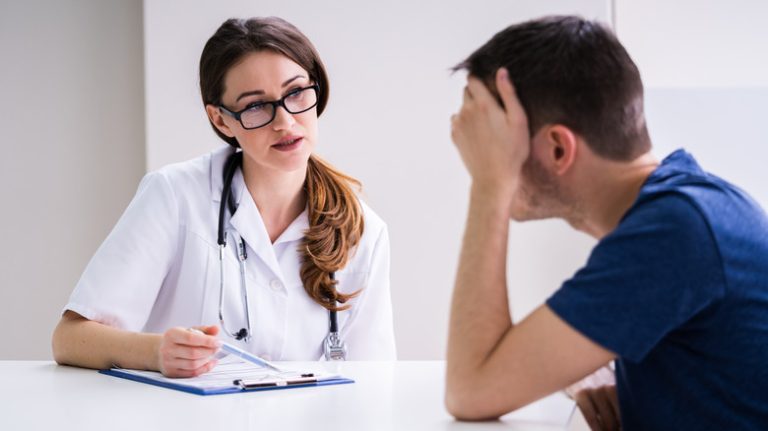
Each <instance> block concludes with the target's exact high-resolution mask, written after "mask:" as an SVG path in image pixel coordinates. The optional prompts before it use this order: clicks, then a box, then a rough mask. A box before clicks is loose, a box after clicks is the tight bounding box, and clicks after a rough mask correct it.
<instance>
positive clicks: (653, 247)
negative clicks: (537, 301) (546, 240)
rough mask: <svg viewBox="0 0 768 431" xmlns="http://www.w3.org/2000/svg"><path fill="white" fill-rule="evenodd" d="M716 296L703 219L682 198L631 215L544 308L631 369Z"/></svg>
mask: <svg viewBox="0 0 768 431" xmlns="http://www.w3.org/2000/svg"><path fill="white" fill-rule="evenodd" d="M724 290H725V281H724V276H723V266H722V262H721V258H720V253H719V251H718V248H717V243H716V241H715V238H714V237H713V236H712V233H711V230H710V228H709V225H708V223H707V221H706V219H705V218H704V216H703V215H702V214H701V212H700V211H699V209H698V208H697V207H696V206H695V204H694V203H693V202H691V201H690V200H689V198H687V197H685V196H684V195H682V194H678V193H666V194H662V195H659V196H655V197H652V198H650V199H646V200H645V201H643V202H642V203H639V204H637V205H636V206H635V207H633V208H632V209H631V210H630V213H629V214H627V216H625V217H624V219H623V220H622V222H621V223H620V224H619V226H618V227H617V228H616V229H615V230H614V231H613V232H612V233H611V234H609V235H607V236H606V237H605V238H603V240H601V241H600V242H599V243H598V245H597V246H596V247H595V249H594V250H593V251H592V254H591V255H590V257H589V260H588V261H587V264H586V266H585V267H584V268H582V269H581V270H579V271H578V272H577V273H576V274H575V275H574V276H573V278H571V279H570V280H568V281H566V282H565V283H564V284H563V286H562V287H561V288H560V289H559V290H558V291H556V292H555V293H554V294H553V295H552V296H551V297H550V298H549V299H548V300H547V305H549V307H550V308H551V309H552V310H553V311H554V312H555V313H556V314H557V315H559V316H560V317H561V318H562V319H563V320H565V321H566V322H568V324H570V325H571V326H573V327H574V328H575V329H576V330H578V331H579V332H581V333H583V334H584V335H586V336H587V337H588V338H590V339H592V340H593V341H595V342H596V343H598V344H600V345H602V346H603V347H605V348H607V349H609V350H611V351H613V352H614V353H616V354H617V355H619V356H620V357H623V358H626V359H628V360H630V361H633V362H638V361H640V360H642V359H643V358H644V357H645V355H647V354H648V352H649V351H651V349H653V347H654V346H656V345H657V344H658V343H659V341H660V340H661V339H662V338H664V337H665V336H666V335H667V334H668V333H670V332H671V331H673V330H675V329H676V328H678V327H680V326H682V325H684V324H685V322H687V321H688V320H690V319H691V318H692V317H694V316H695V315H696V314H697V313H699V312H700V311H701V310H703V309H704V308H706V307H707V306H708V305H710V304H712V303H713V302H714V301H716V300H717V299H719V298H721V297H722V296H723V294H724Z"/></svg>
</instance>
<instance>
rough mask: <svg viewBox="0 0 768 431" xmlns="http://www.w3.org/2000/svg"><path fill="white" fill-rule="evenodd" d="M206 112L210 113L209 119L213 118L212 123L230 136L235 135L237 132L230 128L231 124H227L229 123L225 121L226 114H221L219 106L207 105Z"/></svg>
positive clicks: (225, 134)
mask: <svg viewBox="0 0 768 431" xmlns="http://www.w3.org/2000/svg"><path fill="white" fill-rule="evenodd" d="M205 112H206V114H208V119H209V120H211V123H212V124H213V125H214V126H215V127H216V128H217V129H218V130H219V132H221V133H223V134H224V136H228V137H230V138H234V137H235V134H234V133H232V129H230V128H229V126H227V123H225V122H224V116H223V115H221V111H220V110H219V107H218V106H214V105H205Z"/></svg>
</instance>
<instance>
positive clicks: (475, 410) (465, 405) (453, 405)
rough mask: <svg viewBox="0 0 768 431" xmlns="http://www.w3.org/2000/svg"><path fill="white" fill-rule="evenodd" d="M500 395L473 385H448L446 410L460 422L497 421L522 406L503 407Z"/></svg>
mask: <svg viewBox="0 0 768 431" xmlns="http://www.w3.org/2000/svg"><path fill="white" fill-rule="evenodd" d="M499 395H500V394H492V393H490V392H486V391H483V390H482V389H481V388H477V387H473V386H472V385H461V384H451V383H448V384H447V385H446V391H445V400H444V401H445V408H446V410H448V413H450V414H451V416H453V417H454V418H456V419H457V420H460V421H485V420H496V419H498V418H499V417H500V416H502V415H504V414H506V413H508V412H511V411H513V410H516V409H517V408H519V407H522V406H516V405H513V404H510V405H506V404H504V405H502V404H501V403H500V401H501V398H502V397H500V396H499Z"/></svg>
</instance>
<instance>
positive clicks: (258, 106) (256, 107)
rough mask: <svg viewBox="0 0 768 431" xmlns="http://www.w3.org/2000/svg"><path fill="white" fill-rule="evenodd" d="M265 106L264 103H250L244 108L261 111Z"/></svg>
mask: <svg viewBox="0 0 768 431" xmlns="http://www.w3.org/2000/svg"><path fill="white" fill-rule="evenodd" d="M265 106H266V103H253V104H251V105H248V106H247V107H246V108H245V109H247V110H248V111H251V112H259V111H263V110H264V107H265Z"/></svg>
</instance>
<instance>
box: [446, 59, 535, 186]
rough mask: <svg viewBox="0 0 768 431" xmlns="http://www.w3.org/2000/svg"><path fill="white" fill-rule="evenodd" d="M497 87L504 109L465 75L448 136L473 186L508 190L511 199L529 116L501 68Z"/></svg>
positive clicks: (526, 139) (527, 149)
mask: <svg viewBox="0 0 768 431" xmlns="http://www.w3.org/2000/svg"><path fill="white" fill-rule="evenodd" d="M496 88H497V89H498V92H499V96H500V97H501V100H502V102H503V103H504V108H503V109H502V107H500V106H499V104H498V103H497V102H496V99H495V98H494V97H493V95H492V94H491V92H490V91H489V90H488V88H486V86H485V85H484V84H483V83H482V82H481V81H480V80H479V79H477V78H475V77H471V76H470V77H469V78H467V86H466V87H465V89H464V103H463V104H462V106H461V109H460V110H459V113H458V114H455V115H453V116H452V117H451V138H452V139H453V142H454V144H455V145H456V148H458V150H459V153H460V154H461V158H462V159H463V160H464V165H465V166H466V167H467V170H468V171H469V174H470V176H471V177H472V181H473V185H478V186H481V187H491V188H493V189H501V190H505V191H511V193H508V196H509V197H510V198H511V196H512V194H513V192H514V190H516V188H517V184H518V179H519V175H520V169H521V167H522V165H523V162H525V160H526V159H527V158H528V153H529V152H530V135H529V133H528V119H527V117H526V115H525V111H524V110H523V107H522V105H521V104H520V101H519V100H518V98H517V95H516V94H515V89H514V87H513V86H512V83H511V82H510V80H509V74H508V72H507V70H506V69H504V68H501V69H499V70H498V71H497V72H496Z"/></svg>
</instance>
